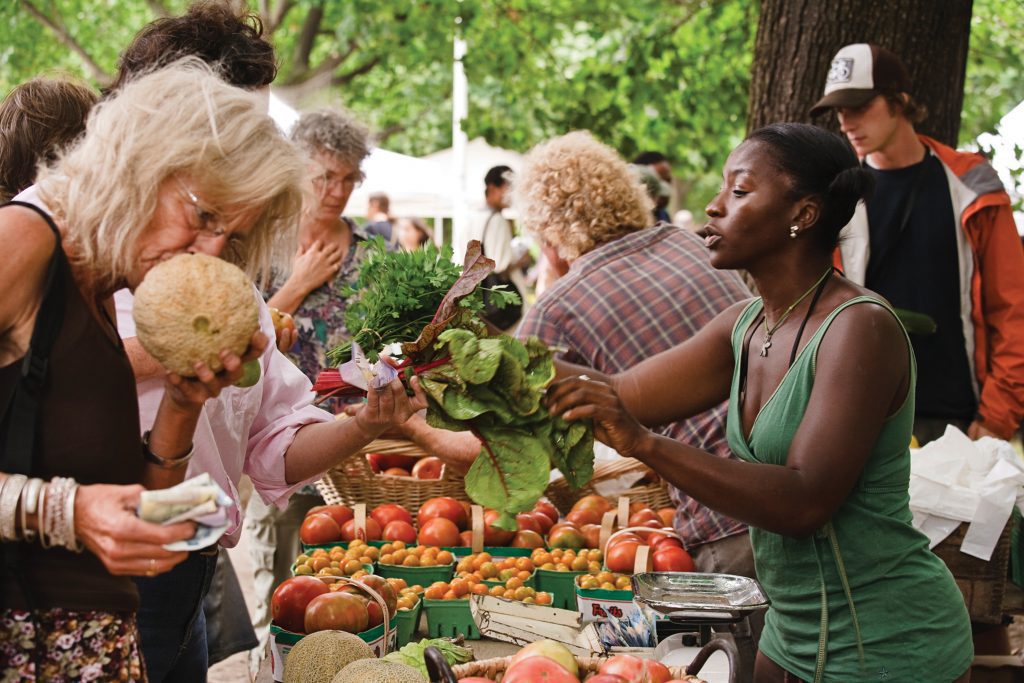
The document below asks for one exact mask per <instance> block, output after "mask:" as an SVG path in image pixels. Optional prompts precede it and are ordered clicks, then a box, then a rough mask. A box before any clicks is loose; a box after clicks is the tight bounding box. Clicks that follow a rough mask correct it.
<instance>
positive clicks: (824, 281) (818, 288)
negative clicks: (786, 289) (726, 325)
mask: <svg viewBox="0 0 1024 683" xmlns="http://www.w3.org/2000/svg"><path fill="white" fill-rule="evenodd" d="M834 271H835V268H832V267H829V269H828V270H827V271H825V274H824V275H822V276H821V279H820V280H818V282H817V283H815V285H814V288H813V289H810V290H808V291H807V292H805V293H804V295H803V296H801V297H800V298H799V299H797V301H796V303H797V304H799V303H800V302H801V301H802V300H803V299H804V298H805V297H806V296H807V294H809V293H810V292H812V291H813V292H814V296H813V297H811V303H810V305H808V306H807V312H806V313H805V314H804V318H803V320H802V321H800V328H799V329H798V330H797V333H796V338H795V339H794V340H793V348H792V349H791V350H790V352H789V365H788V366H787V368H791V367H793V363H794V362H795V361H796V352H797V351H798V350H799V348H800V339H801V338H802V337H803V335H804V328H806V327H807V321H808V320H810V319H811V313H812V312H813V311H814V306H815V304H817V303H818V299H820V298H821V293H822V292H824V291H825V287H826V286H827V285H828V283H829V280H830V279H831V278H830V277H829V275H831V274H832V273H833V272H834ZM762 306H763V303H762ZM793 308H794V306H791V307H790V308H789V310H787V311H786V313H785V314H784V315H783V317H782V318H781V319H780V321H779V323H776V324H775V325H774V326H773V327H772V328H771V331H772V332H773V333H774V332H775V331H776V330H778V329H779V325H780V324H781V322H782V321H783V320H785V316H786V315H789V313H791V312H792V310H793ZM767 319H768V316H767V313H763V314H762V318H761V319H759V320H758V321H757V322H756V323H755V324H754V325H752V326H751V328H750V332H749V334H747V336H746V339H745V340H744V342H743V355H742V356H741V358H740V403H741V404H742V402H743V397H744V396H745V394H746V389H747V365H748V362H747V358H748V351H749V349H750V340H751V339H752V338H753V336H754V333H755V332H757V329H758V327H760V323H761V322H762V320H764V321H765V328H766V329H767ZM767 341H768V344H769V345H770V344H771V336H770V335H769V336H768V338H767ZM760 355H761V356H767V355H768V354H767V351H766V349H765V348H764V347H762V349H761V354H760Z"/></svg>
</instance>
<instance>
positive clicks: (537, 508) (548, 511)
mask: <svg viewBox="0 0 1024 683" xmlns="http://www.w3.org/2000/svg"><path fill="white" fill-rule="evenodd" d="M533 510H534V512H543V513H544V514H545V515H547V517H548V519H550V520H551V523H552V524H554V523H555V522H557V521H558V508H556V507H555V506H554V505H552V504H551V503H549V502H548V501H546V500H538V501H537V503H536V504H535V505H534V506H533Z"/></svg>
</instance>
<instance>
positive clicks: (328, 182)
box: [312, 167, 363, 191]
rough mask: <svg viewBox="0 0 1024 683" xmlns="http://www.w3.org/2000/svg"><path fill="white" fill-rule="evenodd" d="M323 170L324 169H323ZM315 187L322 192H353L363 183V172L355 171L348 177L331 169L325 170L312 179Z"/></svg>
mask: <svg viewBox="0 0 1024 683" xmlns="http://www.w3.org/2000/svg"><path fill="white" fill-rule="evenodd" d="M321 168H322V167H321ZM312 181H313V186H314V187H316V188H317V189H318V190H320V191H324V190H329V189H335V188H336V189H339V190H352V189H354V188H355V187H356V186H357V185H359V184H360V183H361V182H363V174H362V172H361V171H358V170H357V171H353V172H351V173H348V174H346V175H340V174H338V173H335V172H334V171H332V170H330V169H324V170H323V172H322V173H319V174H317V175H315V176H313V178H312Z"/></svg>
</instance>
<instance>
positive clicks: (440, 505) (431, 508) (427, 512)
mask: <svg viewBox="0 0 1024 683" xmlns="http://www.w3.org/2000/svg"><path fill="white" fill-rule="evenodd" d="M437 517H444V518H445V519H449V520H451V521H452V522H455V526H457V527H459V531H465V530H466V529H468V528H469V516H468V515H467V514H466V508H464V507H462V503H460V502H459V501H457V500H455V499H454V498H431V499H430V500H428V501H427V502H425V503H424V504H423V505H421V506H420V509H419V513H418V514H417V515H416V523H417V524H418V525H419V527H420V529H422V528H423V525H424V523H426V522H428V521H429V520H431V519H435V518H437Z"/></svg>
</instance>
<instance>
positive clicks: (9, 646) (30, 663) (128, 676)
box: [0, 609, 146, 683]
mask: <svg viewBox="0 0 1024 683" xmlns="http://www.w3.org/2000/svg"><path fill="white" fill-rule="evenodd" d="M33 616H34V617H35V618H34V619H33ZM36 648H39V651H38V653H37V652H36ZM37 663H38V666H39V667H40V668H39V669H38V670H37V668H36V665H37ZM14 681H47V682H48V683H49V682H50V681H53V682H55V683H63V682H64V681H133V682H142V683H145V681H146V668H145V665H144V664H143V661H142V648H141V647H140V646H139V630H138V627H137V626H136V624H135V615H134V614H132V613H117V612H95V611H81V612H80V611H71V610H64V609H51V610H43V611H38V612H35V613H34V615H33V613H32V612H27V611H25V610H16V609H2V610H0V683H9V682H14Z"/></svg>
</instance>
